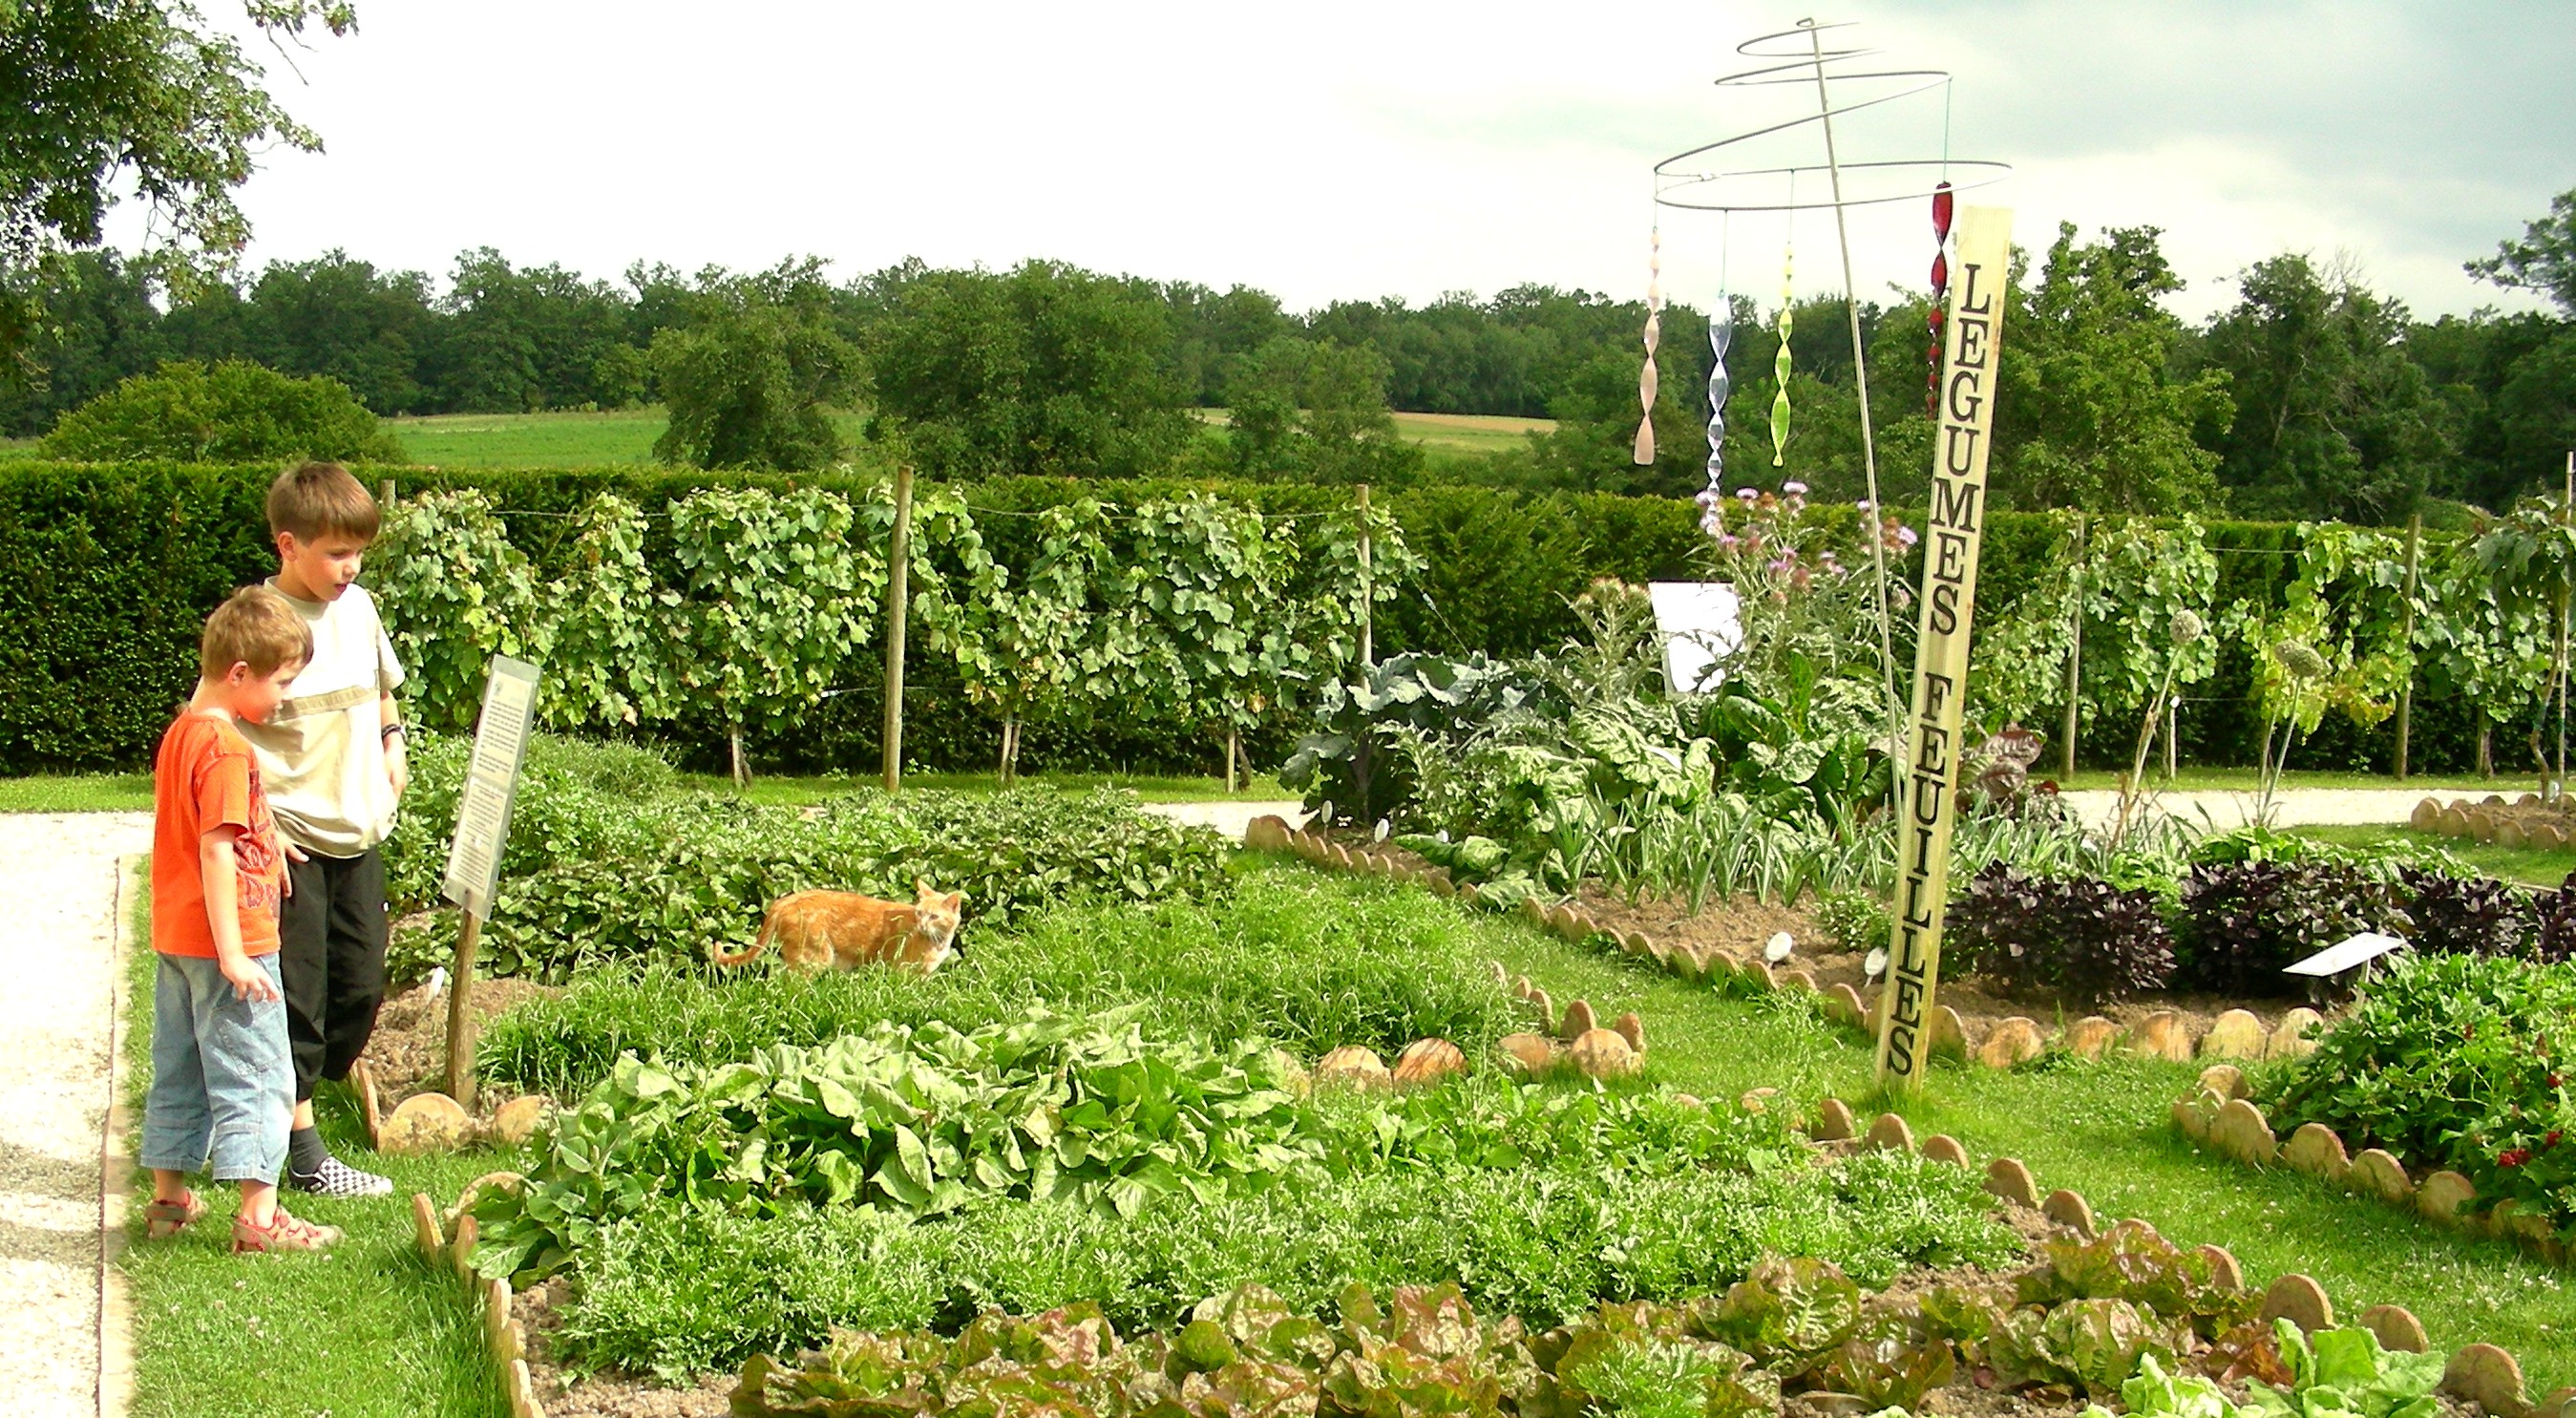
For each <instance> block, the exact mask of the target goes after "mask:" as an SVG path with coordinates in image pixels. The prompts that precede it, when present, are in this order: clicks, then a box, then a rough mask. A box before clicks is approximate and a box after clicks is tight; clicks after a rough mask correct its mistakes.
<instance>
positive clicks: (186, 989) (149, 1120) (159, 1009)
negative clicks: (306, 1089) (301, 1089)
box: [140, 954, 295, 1183]
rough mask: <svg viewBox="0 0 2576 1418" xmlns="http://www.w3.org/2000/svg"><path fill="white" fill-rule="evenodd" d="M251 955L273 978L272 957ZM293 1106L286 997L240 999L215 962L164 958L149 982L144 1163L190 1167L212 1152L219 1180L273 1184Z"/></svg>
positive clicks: (179, 1169) (274, 960) (184, 1169)
mask: <svg viewBox="0 0 2576 1418" xmlns="http://www.w3.org/2000/svg"><path fill="white" fill-rule="evenodd" d="M251 961H252V963H253V964H256V965H257V966H259V968H260V969H261V970H262V971H263V972H265V973H266V974H267V976H268V978H269V982H270V983H271V984H275V983H276V982H277V979H278V971H277V957H276V956H275V955H274V954H270V955H254V956H252V957H251ZM294 1110H295V1065H294V1062H293V1061H292V1060H291V1059H290V1058H289V1057H288V1055H287V1051H286V1005H285V1003H284V1002H283V1001H282V1000H276V999H267V1000H245V999H241V998H239V997H237V996H236V995H235V994H234V993H233V987H232V985H231V983H230V982H229V981H227V980H225V979H224V973H223V971H222V969H221V968H219V967H218V966H217V965H216V963H215V962H214V961H212V960H207V959H201V958H198V957H195V956H186V955H164V956H162V957H161V971H160V976H159V978H158V979H156V980H155V981H154V982H153V986H152V1088H151V1091H150V1092H148V1093H146V1094H145V1095H144V1099H143V1155H142V1157H141V1158H140V1160H141V1162H142V1164H143V1165H144V1166H145V1167H147V1168H151V1169H153V1170H156V1171H172V1172H193V1171H195V1170H197V1168H199V1167H201V1166H205V1165H207V1161H208V1158H209V1156H211V1157H212V1159H213V1165H212V1169H211V1170H212V1171H213V1173H214V1177H215V1180H216V1181H219V1182H267V1183H274V1182H275V1181H276V1180H277V1173H278V1169H279V1168H280V1167H283V1166H285V1165H286V1130H287V1124H288V1122H289V1121H290V1119H291V1117H292V1115H293V1113H294Z"/></svg>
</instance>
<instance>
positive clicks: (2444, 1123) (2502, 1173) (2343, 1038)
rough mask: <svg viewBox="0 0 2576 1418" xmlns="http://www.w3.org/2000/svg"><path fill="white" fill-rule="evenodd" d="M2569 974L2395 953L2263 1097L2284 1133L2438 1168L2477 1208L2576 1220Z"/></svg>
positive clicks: (2575, 1010) (2574, 983)
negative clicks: (2333, 1138)
mask: <svg viewBox="0 0 2576 1418" xmlns="http://www.w3.org/2000/svg"><path fill="white" fill-rule="evenodd" d="M2571 1021H2576V970H2571V969H2570V968H2569V967H2568V966H2565V965H2533V964H2527V963H2525V962H2522V961H2519V960H2509V959H2498V958H2480V957H2475V956H2465V955H2439V956H2431V955H2428V956H2412V957H2409V956H2400V957H2395V958H2393V960H2392V962H2391V963H2390V964H2389V965H2388V966H2387V967H2386V968H2385V969H2384V970H2382V972H2381V973H2380V974H2379V976H2378V977H2377V978H2376V979H2375V980H2373V981H2372V983H2371V984H2370V986H2369V988H2368V989H2366V990H2365V991H2364V992H2363V994H2362V998H2361V1001H2360V1003H2359V1004H2358V1005H2357V1006H2356V1007H2355V1008H2354V1010H2353V1012H2352V1013H2351V1015H2349V1016H2348V1017H2346V1018H2345V1019H2343V1020H2342V1021H2340V1022H2338V1023H2337V1024H2336V1025H2335V1027H2334V1028H2332V1029H2330V1030H2328V1031H2326V1034H2325V1036H2324V1038H2323V1039H2322V1040H2321V1041H2320V1042H2319V1044H2318V1046H2317V1051H2316V1052H2315V1053H2313V1054H2311V1055H2309V1056H2308V1057H2307V1058H2305V1059H2302V1060H2300V1061H2299V1063H2298V1065H2297V1066H2296V1068H2294V1069H2293V1070H2292V1071H2291V1072H2290V1073H2289V1075H2288V1076H2287V1078H2286V1079H2285V1080H2284V1081H2283V1082H2281V1083H2280V1084H2279V1085H2278V1086H2277V1087H2276V1088H2274V1089H2273V1090H2272V1091H2271V1092H2270V1093H2269V1095H2268V1097H2267V1098H2266V1100H2265V1101H2266V1104H2267V1107H2268V1108H2269V1109H2270V1110H2271V1112H2272V1114H2273V1117H2274V1120H2275V1126H2276V1127H2278V1128H2280V1129H2281V1130H2282V1131H2284V1132H2287V1131H2288V1130H2289V1129H2291V1128H2294V1127H2297V1126H2298V1125H2299V1124H2301V1123H2309V1122H2315V1123H2323V1124H2325V1125H2326V1126H2327V1127H2330V1128H2333V1129H2334V1130H2335V1131H2336V1132H2337V1133H2339V1134H2341V1135H2342V1136H2343V1139H2344V1142H2345V1144H2346V1145H2347V1146H2349V1147H2351V1148H2354V1149H2356V1150H2358V1149H2360V1148H2363V1147H2381V1148H2386V1149H2387V1150H2388V1151H2390V1152H2392V1153H2394V1154H2395V1155H2396V1156H2398V1157H2399V1158H2400V1159H2403V1160H2404V1161H2406V1162H2407V1163H2408V1164H2409V1165H2410V1166H2412V1167H2416V1168H2421V1169H2428V1170H2429V1169H2431V1168H2436V1167H2447V1168H2450V1169H2451V1170H2453V1171H2457V1172H2459V1173H2461V1174H2462V1175H2463V1176H2466V1177H2467V1178H2468V1179H2469V1180H2470V1181H2471V1182H2472V1183H2474V1184H2475V1185H2476V1187H2477V1189H2478V1200H2479V1202H2480V1203H2481V1204H2492V1203H2493V1202H2496V1201H2501V1200H2503V1199H2505V1198H2507V1197H2511V1198H2514V1199H2516V1200H2517V1201H2518V1202H2519V1203H2520V1204H2522V1205H2524V1206H2526V1207H2530V1208H2532V1209H2534V1210H2536V1211H2538V1212H2539V1213H2540V1214H2542V1215H2544V1216H2547V1217H2549V1218H2550V1219H2551V1221H2552V1222H2553V1223H2554V1224H2556V1225H2558V1226H2561V1227H2564V1226H2566V1225H2568V1224H2570V1223H2571V1222H2576V1137H2571V1136H2570V1134H2571V1133H2576V1104H2571V1102H2570V1093H2569V1089H2568V1086H2567V1085H2568V1082H2569V1079H2568V1077H2567V1075H2566V1072H2565V1070H2566V1066H2567V1064H2568V1062H2569V1061H2570V1051H2571V1050H2576V1023H2571Z"/></svg>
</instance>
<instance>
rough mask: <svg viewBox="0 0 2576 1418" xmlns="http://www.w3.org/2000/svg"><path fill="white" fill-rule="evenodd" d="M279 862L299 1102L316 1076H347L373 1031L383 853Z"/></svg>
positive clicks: (282, 970) (379, 978)
mask: <svg viewBox="0 0 2576 1418" xmlns="http://www.w3.org/2000/svg"><path fill="white" fill-rule="evenodd" d="M286 870H287V872H288V874H289V875H290V876H292V877H293V879H294V883H295V890H294V891H293V892H292V893H290V894H289V895H288V896H287V898H286V903H285V905H284V906H283V907H282V908H280V910H279V911H278V914H277V943H278V954H277V964H278V973H279V974H280V975H281V976H282V977H283V979H284V984H285V994H286V1042H287V1048H288V1051H289V1052H290V1053H292V1054H293V1055H294V1056H295V1101H297V1102H299V1103H301V1102H303V1101H305V1100H306V1099H308V1098H311V1097H312V1096H313V1084H314V1082H315V1080H317V1079H324V1078H329V1079H341V1078H346V1077H348V1076H349V1065H351V1064H353V1063H356V1062H357V1061H358V1055H359V1054H361V1053H364V1052H366V1048H367V1038H368V1036H370V1035H372V1034H374V1033H375V1032H376V1008H377V1006H379V1005H381V1004H383V1003H384V1001H385V940H386V934H387V930H386V921H385V859H384V857H383V855H382V854H380V853H379V852H377V851H376V849H374V848H372V847H370V848H368V849H367V850H366V851H364V852H361V853H359V854H358V855H356V856H354V857H325V856H320V855H313V856H312V857H311V859H310V860H307V861H301V862H299V861H296V860H295V859H294V858H292V857H289V858H287V861H286Z"/></svg>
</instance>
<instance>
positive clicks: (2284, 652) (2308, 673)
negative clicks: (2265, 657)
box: [2272, 637, 2326, 679]
mask: <svg viewBox="0 0 2576 1418" xmlns="http://www.w3.org/2000/svg"><path fill="white" fill-rule="evenodd" d="M2272 657H2273V658H2274V659H2277V660H2279V661H2280V662H2281V668H2283V669H2285V670H2288V671H2289V672H2290V674H2291V675H2292V676H2293V677H2294V678H2297V679H2324V678H2325V677H2326V657H2325V656H2323V655H2320V654H2318V653H2317V652H2316V648H2315V647H2314V646H2311V645H2309V644H2308V643H2307V642H2306V641H2303V640H2295V639H2290V638H2287V637H2285V638H2283V639H2282V641H2281V643H2279V644H2277V645H2275V646H2273V647H2272Z"/></svg>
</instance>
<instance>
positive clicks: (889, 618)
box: [879, 464, 912, 793]
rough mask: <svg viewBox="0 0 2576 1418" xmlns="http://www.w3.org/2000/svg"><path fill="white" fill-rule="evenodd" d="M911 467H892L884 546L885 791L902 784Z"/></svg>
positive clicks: (909, 599)
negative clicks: (889, 534) (889, 524)
mask: <svg viewBox="0 0 2576 1418" xmlns="http://www.w3.org/2000/svg"><path fill="white" fill-rule="evenodd" d="M911 578H912V467H911V465H909V464H906V465H904V466H902V467H899V468H897V469H895V470H894V538H893V540H892V542H890V543H889V544H888V545H887V547H886V645H885V656H886V658H885V696H886V699H885V736H884V741H883V742H882V743H881V744H880V745H879V747H880V748H881V749H882V757H883V767H884V773H885V790H886V791H887V792H889V793H891V792H893V791H894V790H895V789H897V788H900V787H902V786H903V630H904V622H905V620H906V619H908V618H909V617H910V615H911V611H912V591H911Z"/></svg>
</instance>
